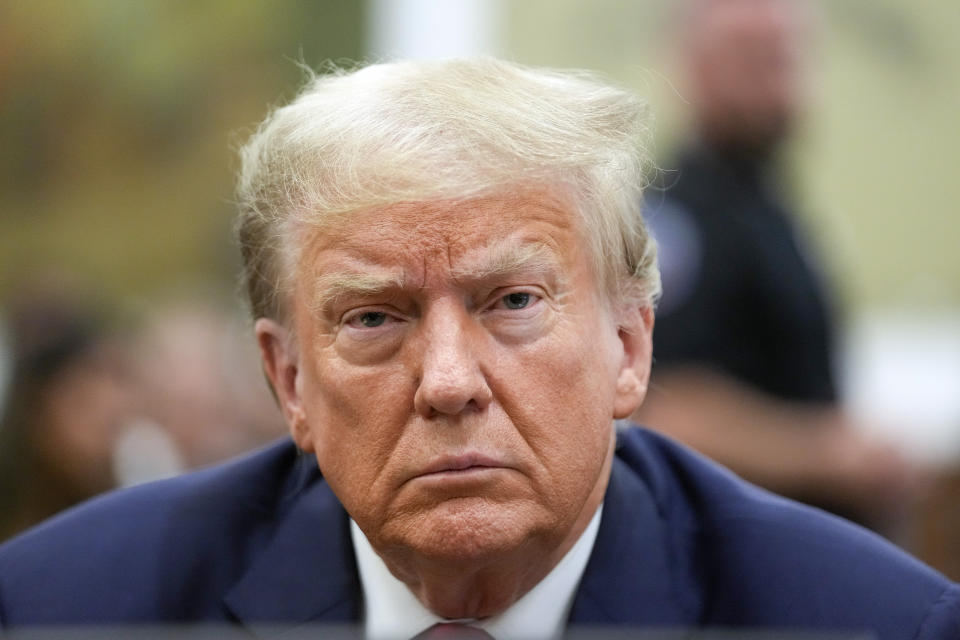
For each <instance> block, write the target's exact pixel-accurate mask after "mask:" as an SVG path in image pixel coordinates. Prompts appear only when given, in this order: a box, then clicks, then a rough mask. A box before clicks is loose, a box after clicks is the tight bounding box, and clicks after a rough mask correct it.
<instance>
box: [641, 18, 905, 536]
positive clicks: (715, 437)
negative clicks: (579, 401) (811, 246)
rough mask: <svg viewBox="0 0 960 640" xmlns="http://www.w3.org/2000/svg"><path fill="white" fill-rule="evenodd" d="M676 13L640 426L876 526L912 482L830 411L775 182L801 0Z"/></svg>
mask: <svg viewBox="0 0 960 640" xmlns="http://www.w3.org/2000/svg"><path fill="white" fill-rule="evenodd" d="M683 11H684V13H683V15H682V19H681V21H680V25H679V27H680V34H679V41H680V42H681V43H682V58H683V64H684V67H685V81H686V85H685V87H684V88H683V89H682V90H681V92H682V93H683V94H684V95H685V97H687V98H688V100H689V103H690V109H691V115H692V118H693V132H692V133H693V135H692V139H691V140H689V141H688V142H687V144H686V145H685V147H684V148H683V149H682V151H681V152H680V154H679V159H678V161H677V162H675V163H671V164H669V165H668V166H667V168H668V169H671V170H670V171H668V172H666V174H665V179H664V187H665V190H661V191H660V192H659V193H653V195H652V196H651V195H648V201H647V216H648V218H649V223H650V226H651V228H652V230H653V233H654V235H655V236H656V237H657V240H658V242H659V243H660V257H661V269H662V276H663V282H664V287H663V288H664V294H663V298H662V300H661V303H660V307H659V309H658V313H657V326H656V331H655V332H654V368H653V382H652V386H651V392H650V394H649V396H648V399H647V402H646V404H644V406H643V408H642V413H641V415H640V416H639V418H640V419H641V420H643V421H644V422H646V423H648V424H651V425H654V426H656V427H658V428H662V429H664V430H665V431H667V432H669V433H671V434H672V435H674V436H676V437H678V438H680V439H681V440H684V441H686V442H687V443H688V444H691V445H692V446H694V447H695V448H697V449H699V450H701V451H702V452H704V453H706V454H708V455H710V456H711V457H713V458H715V459H717V460H719V461H721V462H722V463H724V464H726V465H727V466H729V467H731V468H732V469H733V470H735V471H737V472H738V473H739V474H741V475H743V476H744V477H746V478H748V479H750V480H752V481H754V482H757V483H759V484H761V485H764V486H766V487H768V488H770V489H773V490H775V491H778V492H780V493H783V494H786V495H789V496H791V497H794V498H798V499H801V500H804V501H807V502H811V503H814V504H817V505H819V506H823V507H826V508H828V509H831V510H834V511H837V512H839V513H841V514H843V515H845V516H848V517H851V518H854V519H856V520H859V521H861V522H864V523H866V524H870V525H871V526H875V527H881V528H883V527H886V526H887V525H886V523H887V521H888V520H890V519H891V518H894V517H895V516H899V515H900V513H901V511H902V509H903V508H904V506H905V505H907V504H908V503H909V501H910V498H911V497H913V496H914V495H915V492H916V488H917V486H918V485H919V482H918V474H917V473H916V471H915V470H914V469H912V468H911V467H910V466H909V465H908V464H907V462H906V461H905V460H904V459H903V458H902V457H901V456H900V455H899V454H898V452H897V451H895V450H894V449H893V448H892V447H890V446H888V445H887V444H884V443H879V442H876V441H873V440H871V439H869V438H868V437H867V436H865V435H863V434H864V430H863V429H860V428H858V427H857V426H856V425H855V424H853V422H852V420H851V418H850V416H849V415H847V414H846V413H845V412H844V411H843V409H842V407H841V405H840V402H839V397H838V390H837V388H836V384H835V380H834V371H833V366H834V363H833V358H834V346H833V342H832V340H833V335H832V334H833V331H834V327H833V312H832V310H831V304H830V299H829V295H828V291H827V287H825V286H824V283H823V281H822V280H821V277H820V273H819V271H818V267H817V266H816V264H814V263H812V262H811V261H810V256H811V252H810V251H809V250H808V248H807V247H806V246H805V244H804V241H803V238H802V237H801V234H800V233H799V231H798V229H797V228H796V220H795V219H794V215H793V212H792V206H791V204H790V202H789V197H788V196H787V194H786V190H785V189H784V186H783V184H782V182H781V176H780V175H779V168H780V167H779V166H778V165H779V156H780V155H781V153H780V152H781V150H782V147H783V146H784V143H785V142H786V141H787V139H788V138H789V134H790V133H791V132H792V130H793V129H794V127H795V124H796V123H797V119H798V116H799V115H800V113H801V112H802V110H803V108H804V106H805V102H806V98H807V95H806V94H807V91H806V86H805V85H806V75H805V65H806V62H807V61H806V53H807V50H808V48H809V47H808V45H809V44H810V42H809V40H810V35H811V33H810V32H811V30H812V28H813V27H814V23H815V15H814V13H813V10H812V8H811V6H810V5H809V3H807V2H802V1H798V0H690V2H688V3H686V5H685V6H684V10H683ZM651 191H653V190H650V191H648V194H649V193H650V192H651Z"/></svg>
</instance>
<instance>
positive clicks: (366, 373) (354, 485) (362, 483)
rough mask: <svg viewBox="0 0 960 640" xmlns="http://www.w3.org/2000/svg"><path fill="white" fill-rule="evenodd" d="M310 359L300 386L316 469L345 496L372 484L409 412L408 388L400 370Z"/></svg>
mask: <svg viewBox="0 0 960 640" xmlns="http://www.w3.org/2000/svg"><path fill="white" fill-rule="evenodd" d="M315 363H316V364H315V365H314V366H313V367H312V368H311V369H310V370H309V371H308V372H307V373H306V375H305V376H304V384H303V388H302V390H301V393H302V397H303V405H304V411H305V414H306V421H307V424H308V425H309V428H310V435H311V440H312V442H313V445H314V450H315V453H316V456H317V461H318V463H319V466H320V470H321V472H323V474H324V476H325V477H326V478H327V480H328V482H330V484H331V486H332V487H333V489H334V491H335V492H336V493H337V494H338V495H340V496H341V498H342V499H343V500H344V501H345V502H348V501H350V500H351V498H352V494H355V495H358V496H362V495H365V494H367V493H369V492H371V491H372V490H374V487H375V485H376V481H377V478H378V475H379V473H380V471H381V470H382V469H383V468H384V467H385V466H386V463H387V461H388V460H389V458H390V456H391V453H392V451H393V448H394V444H395V443H396V441H397V439H398V438H399V437H400V435H401V432H402V429H403V426H404V425H405V423H406V418H407V416H409V415H410V413H411V412H412V393H410V392H408V390H407V389H406V388H405V386H406V380H407V376H405V375H403V374H402V372H399V371H393V370H389V369H387V370H385V369H383V368H371V367H357V366H353V365H349V364H346V363H343V362H342V361H338V360H334V361H332V362H331V361H329V360H327V359H325V358H323V357H318V358H315ZM344 492H346V493H344Z"/></svg>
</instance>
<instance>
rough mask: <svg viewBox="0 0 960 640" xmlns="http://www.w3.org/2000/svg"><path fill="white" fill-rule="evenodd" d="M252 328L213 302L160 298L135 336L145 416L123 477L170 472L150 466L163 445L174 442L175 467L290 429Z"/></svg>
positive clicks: (130, 444)
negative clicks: (253, 341)
mask: <svg viewBox="0 0 960 640" xmlns="http://www.w3.org/2000/svg"><path fill="white" fill-rule="evenodd" d="M248 332H249V329H248V327H246V325H245V324H244V323H243V321H242V320H240V319H239V318H236V317H235V316H234V315H232V314H230V313H228V312H226V311H224V310H222V309H221V308H219V307H217V306H216V305H215V304H212V303H200V302H198V301H196V300H193V299H188V298H186V297H184V298H183V299H178V300H176V301H173V302H162V301H154V303H153V309H152V311H151V313H150V316H149V318H148V319H147V320H146V322H145V323H144V325H143V327H142V328H141V331H140V335H139V337H138V339H137V341H136V349H135V353H136V363H137V372H138V376H137V377H138V380H139V384H140V387H141V397H140V406H141V410H142V420H141V422H140V423H139V424H138V425H135V427H134V428H133V429H131V430H130V432H129V433H128V434H127V436H126V437H125V438H124V442H123V443H122V447H121V450H120V455H119V456H118V465H119V467H120V468H121V470H122V473H121V475H122V476H123V480H124V482H125V483H134V482H139V481H142V480H147V479H151V478H152V477H156V476H158V475H164V473H163V472H164V469H162V468H159V467H158V468H155V469H147V468H146V467H147V466H148V465H149V464H151V451H154V450H156V449H157V448H158V447H159V446H164V447H170V448H172V451H171V452H172V453H173V455H172V456H171V455H167V456H165V457H164V460H165V461H166V462H165V464H168V465H170V466H171V468H169V469H168V470H166V472H167V473H168V474H169V473H173V472H176V471H181V470H183V469H187V468H195V467H198V466H202V465H206V464H210V463H213V462H218V461H220V460H223V459H225V458H228V457H230V456H233V455H236V454H238V453H241V452H244V451H248V450H250V449H252V448H255V447H257V446H259V445H262V444H264V443H266V442H268V441H270V440H273V439H275V438H277V437H279V436H281V435H283V434H284V433H285V426H284V422H283V418H282V416H281V415H280V411H279V409H278V408H277V406H276V403H275V402H274V400H273V398H272V397H271V396H270V393H269V391H268V390H267V388H266V386H265V385H264V384H263V375H262V373H261V369H260V364H259V355H258V353H257V351H256V349H255V347H254V346H253V345H252V344H251V342H250V340H249V335H248ZM158 429H159V430H158ZM161 434H163V436H164V437H165V438H166V439H167V442H166V443H164V442H162V440H161V438H160V435H161Z"/></svg>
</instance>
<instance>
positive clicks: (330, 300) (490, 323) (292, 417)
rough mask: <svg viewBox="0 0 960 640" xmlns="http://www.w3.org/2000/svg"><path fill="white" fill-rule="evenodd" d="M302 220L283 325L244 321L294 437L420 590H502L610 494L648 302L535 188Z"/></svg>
mask: <svg viewBox="0 0 960 640" xmlns="http://www.w3.org/2000/svg"><path fill="white" fill-rule="evenodd" d="M302 238H303V244H302V249H303V250H302V251H301V253H300V255H301V258H300V261H299V264H298V271H297V275H296V283H297V284H296V290H295V294H294V296H293V299H292V300H291V301H290V311H291V316H292V322H291V324H292V325H293V331H294V333H295V335H289V333H288V332H287V329H285V328H284V327H282V326H281V325H279V324H278V323H276V322H274V321H271V320H266V319H261V320H260V321H258V323H257V333H258V339H259V342H260V346H261V350H262V353H263V356H264V362H265V368H266V370H267V373H268V375H269V377H270V379H271V381H272V383H273V385H274V387H275V389H276V390H277V393H278V396H279V398H280V401H281V405H282V408H283V410H284V414H285V416H286V418H287V421H288V423H289V424H290V427H291V431H292V433H293V437H294V439H295V440H296V441H297V443H298V445H299V446H300V447H301V448H302V449H304V450H305V451H309V452H313V453H315V454H316V455H317V459H318V461H319V465H320V468H321V470H322V471H323V474H324V477H325V478H326V480H327V481H328V482H329V483H330V486H331V488H332V489H333V491H334V493H335V494H336V495H337V496H338V498H339V499H340V500H341V501H342V503H343V504H344V506H345V507H346V509H347V511H348V512H349V513H350V515H351V517H352V518H353V519H354V520H355V521H356V522H357V523H358V524H359V525H360V528H361V529H362V530H363V532H364V534H365V535H366V536H367V538H368V539H369V540H370V542H371V544H372V545H373V547H374V549H376V550H377V552H378V553H379V554H380V556H381V557H382V558H383V559H384V560H385V561H386V563H387V566H388V567H389V568H390V569H391V571H392V572H393V573H394V575H396V576H397V577H398V578H400V579H401V580H403V581H404V582H405V583H406V584H407V585H408V586H409V587H410V588H411V589H412V591H413V592H414V593H415V594H416V595H417V596H418V597H419V598H420V600H421V601H422V602H424V604H425V605H426V606H427V607H428V608H430V609H432V610H433V611H435V612H436V613H438V614H439V615H442V616H446V617H464V616H469V617H483V616H487V615H492V614H495V613H498V612H500V611H502V610H504V609H505V608H506V607H507V606H509V605H510V604H511V603H512V602H514V601H515V600H516V599H517V598H519V597H520V596H521V595H523V593H525V592H526V591H528V590H529V589H530V588H531V587H532V586H533V585H534V584H536V583H537V582H538V581H539V580H540V579H541V578H542V577H543V576H545V575H546V573H548V572H549V570H550V569H551V568H552V567H553V566H554V565H555V564H556V562H558V561H559V560H560V558H562V556H563V554H564V553H566V551H567V550H568V549H569V548H570V547H571V546H572V544H573V543H574V542H575V541H576V539H577V538H578V537H579V535H580V534H581V533H582V531H583V529H584V528H585V527H586V525H587V524H588V522H589V520H590V518H591V517H592V516H593V514H594V513H595V511H596V509H597V507H598V505H599V504H600V502H601V501H602V499H603V492H604V490H605V488H606V484H607V480H608V476H609V468H610V463H611V458H612V454H613V429H612V421H613V420H614V419H615V418H621V417H626V416H628V415H629V414H630V413H631V412H632V411H633V410H634V409H635V408H636V407H637V406H638V405H639V403H640V401H641V400H642V398H643V395H644V393H645V390H646V381H647V375H648V371H649V360H650V331H651V325H652V315H651V312H650V311H649V309H643V308H640V309H628V308H618V307H617V305H615V304H613V303H611V302H609V301H608V300H606V297H605V295H604V294H603V293H602V292H601V289H600V287H599V286H598V284H597V277H596V274H595V273H594V272H593V269H592V267H591V265H592V261H591V260H590V256H589V255H588V254H587V253H586V251H585V249H584V247H585V246H587V245H586V243H585V241H584V239H583V232H582V231H581V229H580V228H579V223H578V222H577V218H575V216H574V215H573V214H572V213H571V212H570V210H569V208H568V207H567V206H566V205H565V204H564V203H563V202H562V200H560V199H558V198H554V197H552V196H551V195H550V193H549V192H547V191H543V190H529V191H527V192H522V193H519V194H511V195H510V196H508V197H500V198H492V197H491V198H484V199H479V200H474V201H470V202H457V203H451V202H434V203H426V204H424V203H418V204H400V205H393V206H390V207H386V208H381V209H377V210H371V211H364V212H359V213H355V214H353V215H352V216H350V217H349V218H347V219H345V220H341V221H338V222H336V223H334V224H333V225H332V227H330V228H325V229H323V230H322V232H321V231H319V230H310V231H307V232H306V233H305V234H304V235H303V236H302Z"/></svg>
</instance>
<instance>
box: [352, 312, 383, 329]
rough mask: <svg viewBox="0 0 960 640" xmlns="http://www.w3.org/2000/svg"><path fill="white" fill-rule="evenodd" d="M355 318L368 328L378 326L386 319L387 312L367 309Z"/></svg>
mask: <svg viewBox="0 0 960 640" xmlns="http://www.w3.org/2000/svg"><path fill="white" fill-rule="evenodd" d="M357 320H358V321H359V322H360V324H362V325H363V326H365V327H367V328H368V329H372V328H374V327H379V326H380V325H382V324H383V323H384V322H386V320H387V314H385V313H383V312H382V311H367V312H366V313H361V314H360V316H359V317H358V318H357Z"/></svg>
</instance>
